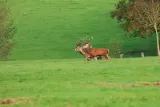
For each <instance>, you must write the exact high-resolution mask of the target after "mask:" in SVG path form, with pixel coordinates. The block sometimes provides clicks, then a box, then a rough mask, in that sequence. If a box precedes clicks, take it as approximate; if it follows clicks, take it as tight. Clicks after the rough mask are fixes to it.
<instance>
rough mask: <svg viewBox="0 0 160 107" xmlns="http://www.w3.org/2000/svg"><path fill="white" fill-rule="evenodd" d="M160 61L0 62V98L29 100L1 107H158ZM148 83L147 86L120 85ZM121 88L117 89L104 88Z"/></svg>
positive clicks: (77, 60)
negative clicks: (155, 83)
mask: <svg viewBox="0 0 160 107" xmlns="http://www.w3.org/2000/svg"><path fill="white" fill-rule="evenodd" d="M159 63H160V58H158V57H148V58H147V57H146V58H134V59H130V58H127V59H112V60H110V61H106V60H102V61H90V62H88V63H86V64H85V63H84V60H83V59H72V60H71V59H63V60H33V61H29V60H24V61H7V62H0V99H1V100H2V99H14V100H18V99H26V100H27V99H28V100H29V101H28V102H22V101H21V102H19V103H15V104H10V105H7V104H4V105H3V104H1V105H0V106H2V107H22V106H23V107H159V105H160V102H159V101H160V96H159V95H160V87H158V86H154V85H150V83H152V82H157V81H159V80H160V78H159V77H160V72H159V70H160V66H159ZM136 82H137V83H140V82H142V83H145V82H149V85H148V86H144V85H141V86H124V87H121V85H122V84H132V83H136ZM107 83H110V84H117V86H116V87H112V86H107V85H105V84H107Z"/></svg>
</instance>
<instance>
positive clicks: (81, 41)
mask: <svg viewBox="0 0 160 107" xmlns="http://www.w3.org/2000/svg"><path fill="white" fill-rule="evenodd" d="M83 41H84V40H83V38H81V39H80V40H79V41H77V46H81V45H82V43H83Z"/></svg>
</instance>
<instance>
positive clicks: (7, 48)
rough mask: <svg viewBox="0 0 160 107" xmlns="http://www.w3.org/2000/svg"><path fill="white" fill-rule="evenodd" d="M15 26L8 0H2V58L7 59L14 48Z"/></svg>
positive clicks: (0, 45) (0, 20) (0, 19)
mask: <svg viewBox="0 0 160 107" xmlns="http://www.w3.org/2000/svg"><path fill="white" fill-rule="evenodd" d="M15 31H16V29H15V26H14V24H13V20H12V18H11V16H10V13H9V9H8V7H7V1H6V0H0V60H2V59H7V57H8V55H9V54H10V52H11V50H12V49H13V46H14V43H13V40H12V39H13V36H14V34H15Z"/></svg>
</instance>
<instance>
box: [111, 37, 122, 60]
mask: <svg viewBox="0 0 160 107" xmlns="http://www.w3.org/2000/svg"><path fill="white" fill-rule="evenodd" d="M122 45H123V40H122V39H120V38H115V39H112V40H111V41H110V42H109V44H108V48H109V50H110V56H111V57H112V58H119V57H120V54H121V47H122Z"/></svg>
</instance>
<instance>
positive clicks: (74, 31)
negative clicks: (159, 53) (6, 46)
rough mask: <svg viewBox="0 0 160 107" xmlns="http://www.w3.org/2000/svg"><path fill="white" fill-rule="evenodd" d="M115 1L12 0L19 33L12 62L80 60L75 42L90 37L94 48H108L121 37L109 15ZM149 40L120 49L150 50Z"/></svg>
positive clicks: (132, 43) (135, 42)
mask: <svg viewBox="0 0 160 107" xmlns="http://www.w3.org/2000/svg"><path fill="white" fill-rule="evenodd" d="M116 1H117V0H12V1H9V5H10V8H11V12H12V14H13V17H14V20H15V24H16V25H17V28H18V32H17V34H16V36H15V40H16V43H17V45H16V47H15V49H14V51H13V54H12V56H11V57H10V58H11V59H50V58H51V59H56V58H58V59H59V58H77V57H81V56H80V55H79V54H78V53H76V52H74V48H75V44H76V41H77V40H78V39H79V38H81V37H85V36H87V35H89V36H93V37H94V40H93V42H92V44H93V46H94V47H107V44H108V42H109V41H110V40H112V39H113V38H117V36H119V35H120V37H123V35H124V33H123V30H122V29H120V27H119V26H118V24H117V23H116V21H115V20H113V19H111V18H110V15H109V12H110V10H112V9H113V7H114V4H115V3H116ZM152 44H153V43H151V41H150V40H143V41H142V40H141V39H138V40H133V39H127V40H125V42H124V46H123V50H125V51H128V50H134V49H138V48H139V49H141V48H147V47H149V46H151V47H152Z"/></svg>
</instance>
